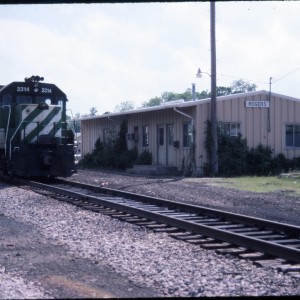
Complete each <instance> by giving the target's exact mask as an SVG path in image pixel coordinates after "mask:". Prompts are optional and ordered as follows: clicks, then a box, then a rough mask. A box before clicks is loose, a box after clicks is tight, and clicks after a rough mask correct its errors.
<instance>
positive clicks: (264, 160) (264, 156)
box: [247, 144, 272, 176]
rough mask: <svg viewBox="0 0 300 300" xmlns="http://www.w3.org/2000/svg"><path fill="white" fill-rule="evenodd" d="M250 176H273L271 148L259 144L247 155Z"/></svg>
mask: <svg viewBox="0 0 300 300" xmlns="http://www.w3.org/2000/svg"><path fill="white" fill-rule="evenodd" d="M247 165H248V168H247V169H248V174H249V175H256V176H263V175H270V174H272V150H271V147H270V146H264V145H262V144H259V145H258V146H257V147H256V148H252V149H251V150H250V151H249V153H248V155H247Z"/></svg>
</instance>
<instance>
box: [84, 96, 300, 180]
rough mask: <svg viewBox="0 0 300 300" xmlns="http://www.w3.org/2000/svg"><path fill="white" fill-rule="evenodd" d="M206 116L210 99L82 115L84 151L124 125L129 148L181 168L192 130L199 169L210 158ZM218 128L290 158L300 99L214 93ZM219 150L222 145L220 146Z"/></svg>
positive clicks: (297, 149)
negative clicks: (219, 94) (144, 152)
mask: <svg viewBox="0 0 300 300" xmlns="http://www.w3.org/2000/svg"><path fill="white" fill-rule="evenodd" d="M207 120H210V98H208V99H201V100H195V101H190V102H184V101H183V100H182V101H181V100H178V101H171V102H166V103H163V104H162V105H159V106H153V107H145V108H140V109H134V110H128V111H125V112H117V113H108V114H103V115H101V116H95V117H88V118H83V119H81V135H82V155H85V154H87V153H91V152H92V151H93V149H94V147H95V142H96V140H97V139H98V138H100V140H101V141H104V142H105V141H109V140H110V139H111V138H112V136H116V133H117V132H118V131H119V129H120V125H121V124H122V122H124V121H126V122H127V126H128V133H127V145H128V149H133V148H134V147H136V148H137V149H138V153H139V154H140V153H142V152H143V151H144V150H147V151H149V152H151V154H152V165H160V166H173V167H176V168H177V170H178V171H182V168H183V165H184V163H183V162H184V161H185V160H187V159H188V156H189V155H190V146H191V141H192V133H193V130H192V128H194V139H195V140H194V143H195V156H194V157H195V163H196V168H197V173H198V174H199V175H201V174H202V172H203V166H204V164H206V163H209V162H208V154H207V151H206V149H205V140H206V131H207ZM217 121H218V126H220V127H221V129H223V131H224V132H226V134H228V135H229V136H231V137H236V136H238V134H241V135H242V137H243V138H246V139H247V145H248V146H249V147H250V148H255V147H256V146H257V145H259V144H263V145H265V146H270V147H271V149H272V151H273V155H274V156H276V155H278V154H280V153H282V154H284V155H285V157H286V158H288V159H292V158H294V157H298V156H299V155H300V99H297V98H293V97H289V96H285V95H281V94H277V93H271V95H270V94H269V92H267V91H264V90H262V91H255V92H248V93H241V94H232V95H227V96H221V97H217ZM219 150H221V149H219Z"/></svg>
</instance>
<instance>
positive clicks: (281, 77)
mask: <svg viewBox="0 0 300 300" xmlns="http://www.w3.org/2000/svg"><path fill="white" fill-rule="evenodd" d="M299 69H300V67H298V68H296V69H295V70H293V71H291V72H289V73H287V74H285V75H283V76H282V77H280V78H279V79H276V80H273V83H275V82H277V81H279V80H280V79H282V78H284V77H286V76H288V75H290V74H292V73H294V72H296V71H298V70H299Z"/></svg>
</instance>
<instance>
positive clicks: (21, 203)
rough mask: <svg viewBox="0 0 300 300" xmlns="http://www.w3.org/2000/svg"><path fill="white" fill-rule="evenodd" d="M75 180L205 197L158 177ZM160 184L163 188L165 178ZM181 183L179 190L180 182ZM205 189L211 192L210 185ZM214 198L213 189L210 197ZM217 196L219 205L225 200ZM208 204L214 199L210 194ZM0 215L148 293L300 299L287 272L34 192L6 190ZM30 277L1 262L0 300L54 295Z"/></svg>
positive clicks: (0, 192) (81, 175) (92, 175)
mask: <svg viewBox="0 0 300 300" xmlns="http://www.w3.org/2000/svg"><path fill="white" fill-rule="evenodd" d="M72 180H78V181H85V182H87V181H90V182H89V183H93V184H98V185H102V186H110V187H115V188H116V187H119V188H120V187H121V186H122V188H123V190H130V189H135V191H136V192H138V191H140V192H141V193H144V190H148V194H152V195H154V194H155V195H159V196H161V194H162V193H169V195H170V196H169V197H174V198H176V197H178V198H180V197H183V193H186V195H192V196H191V198H192V201H195V199H196V197H194V196H193V195H194V194H195V195H196V194H197V193H198V197H200V196H199V195H200V194H199V193H200V191H199V190H198V192H197V193H196V189H195V190H193V191H192V192H191V193H190V194H189V193H188V191H187V190H186V188H187V186H186V185H185V186H184V184H185V183H184V182H182V184H183V186H182V188H181V190H182V194H179V193H177V194H176V195H175V194H172V191H171V190H170V189H169V190H162V187H161V185H160V184H159V183H157V180H158V179H157V178H154V179H151V178H150V179H149V178H146V177H145V178H139V177H131V176H125V175H113V174H109V173H99V172H87V171H79V172H78V174H76V175H74V176H73V177H72ZM151 180H153V185H152V184H151ZM160 180H161V181H160V183H161V182H164V181H165V182H166V181H167V179H160ZM173 182H175V181H173ZM130 183H131V184H130ZM170 184H172V182H171V181H170ZM156 185H157V186H158V187H159V189H156ZM176 185H177V186H178V187H179V189H180V181H179V180H177V182H176ZM138 187H139V190H138ZM190 187H191V186H190ZM203 188H204V189H207V186H206V187H205V186H203ZM215 193H216V192H215V190H212V195H215ZM244 196H245V195H244ZM260 197H261V195H260ZM164 198H166V197H164ZM191 198H190V199H191ZM215 198H216V200H215V201H219V202H220V203H221V200H220V199H221V198H220V197H219V198H218V197H215ZM193 199H194V200H193ZM204 199H205V200H203V201H208V200H209V197H208V194H205V197H204ZM218 199H219V200H218ZM223 200H224V199H223ZM229 201H231V200H228V202H229ZM291 201H292V200H291ZM298 201H299V200H298ZM222 203H223V202H222ZM222 203H221V205H223V204H222ZM232 203H233V202H232ZM298 203H299V202H298ZM200 204H201V205H202V204H203V203H200ZM209 204H210V205H211V206H214V205H217V204H216V203H215V204H213V203H209ZM287 209H288V208H287ZM232 210H234V209H232ZM1 217H3V218H10V219H13V220H17V221H18V222H23V223H24V224H28V226H33V227H34V228H36V230H38V232H39V234H40V235H41V236H42V237H43V238H44V239H45V240H47V241H49V242H51V243H52V244H53V245H57V246H60V247H63V249H64V251H65V253H66V255H68V256H70V257H73V260H80V259H81V260H82V259H84V260H86V261H89V262H91V263H92V264H98V265H103V266H106V267H107V268H109V269H110V270H111V271H114V272H115V273H116V274H118V275H120V276H122V277H123V278H126V279H128V280H129V281H130V282H131V283H133V284H134V285H136V286H139V287H144V288H145V289H146V288H147V289H149V290H148V291H149V293H148V294H147V296H149V295H150V296H153V297H157V296H159V297H166V296H182V297H185V296H270V295H273V296H284V295H300V280H299V279H297V278H294V277H292V276H291V275H289V274H283V273H280V272H277V271H276V270H275V269H272V268H261V267H257V266H255V265H254V264H253V263H252V262H251V261H247V260H241V259H238V258H236V257H233V256H227V255H226V256H225V255H218V254H216V253H215V252H214V251H211V250H204V249H202V248H201V247H200V246H196V245H191V244H188V243H185V242H182V241H178V240H175V239H173V238H171V237H169V236H168V235H167V234H166V233H155V232H152V231H150V230H148V229H145V228H142V227H138V226H135V225H132V224H128V223H125V222H121V221H118V220H116V219H112V218H110V217H108V216H104V215H101V214H97V213H94V212H89V211H85V210H82V209H80V208H77V207H74V206H72V205H69V204H66V203H62V202H59V201H57V200H54V199H51V198H49V197H46V196H42V195H38V194H36V193H34V192H32V191H29V190H24V189H20V188H16V187H8V186H6V185H4V184H3V185H1V187H0V218H1ZM278 218H280V217H278ZM1 243H2V244H3V243H4V242H3V241H1ZM38 267H39V266H38V265H37V266H36V268H38ZM27 275H28V274H27V271H26V268H24V269H20V270H19V272H17V273H16V272H10V268H9V260H8V261H5V262H0V298H2V299H3V298H4V299H6V298H7V299H11V298H49V297H51V295H49V294H48V293H47V290H45V288H44V287H43V284H42V283H41V282H39V281H38V280H36V281H35V280H30V281H29V280H28V278H27ZM151 291H153V293H152V292H151ZM151 293H152V294H151ZM112 296H114V295H113V294H112ZM132 296H133V297H134V296H135V295H132ZM145 296H146V295H145ZM74 297H75V296H74Z"/></svg>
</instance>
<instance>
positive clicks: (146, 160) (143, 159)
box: [134, 150, 152, 165]
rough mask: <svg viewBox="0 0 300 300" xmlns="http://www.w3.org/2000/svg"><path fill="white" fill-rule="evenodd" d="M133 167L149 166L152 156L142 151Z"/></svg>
mask: <svg viewBox="0 0 300 300" xmlns="http://www.w3.org/2000/svg"><path fill="white" fill-rule="evenodd" d="M134 164H135V165H151V164H152V154H151V153H150V152H149V151H147V150H144V151H143V152H142V153H141V154H140V155H139V156H138V157H137V158H136V160H135V162H134Z"/></svg>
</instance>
